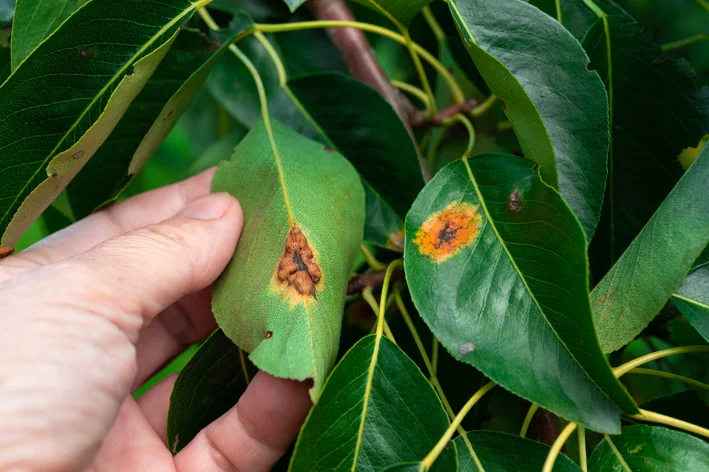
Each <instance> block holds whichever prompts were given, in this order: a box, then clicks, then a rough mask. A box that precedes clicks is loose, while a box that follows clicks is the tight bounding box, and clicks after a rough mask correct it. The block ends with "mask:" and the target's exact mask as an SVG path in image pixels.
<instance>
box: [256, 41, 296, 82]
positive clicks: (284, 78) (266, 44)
mask: <svg viewBox="0 0 709 472" xmlns="http://www.w3.org/2000/svg"><path fill="white" fill-rule="evenodd" d="M254 36H255V37H256V39H257V40H258V42H259V43H261V45H262V46H263V48H264V49H265V50H266V52H267V53H268V55H269V56H271V61H273V65H274V66H276V70H277V71H278V85H280V86H281V87H285V86H286V85H287V84H288V75H287V74H286V68H285V66H284V65H283V61H281V57H280V56H279V55H278V53H277V52H276V50H275V49H274V47H273V45H272V44H271V41H269V40H268V38H266V35H264V34H263V33H261V32H260V31H257V32H255V33H254Z"/></svg>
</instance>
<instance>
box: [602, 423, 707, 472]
mask: <svg viewBox="0 0 709 472" xmlns="http://www.w3.org/2000/svg"><path fill="white" fill-rule="evenodd" d="M611 440H612V441H613V444H614V445H615V447H616V448H617V449H618V451H619V452H620V454H621V455H622V456H623V459H624V460H625V462H626V463H627V465H628V467H630V470H632V471H633V472H667V471H670V470H673V471H674V470H676V471H680V470H683V471H690V470H691V471H695V470H696V471H701V470H705V469H706V466H707V464H709V444H707V443H706V442H705V441H703V440H701V439H698V438H695V437H693V436H690V435H689V434H686V433H681V432H679V431H672V430H671V429H667V428H663V427H661V426H645V425H636V426H627V427H625V428H623V434H622V435H621V436H613V437H611ZM588 470H589V472H607V471H610V470H624V466H623V465H622V464H621V463H620V461H619V460H618V458H617V457H616V455H615V453H614V452H613V449H612V448H611V445H610V444H608V441H607V440H605V439H604V440H603V441H601V443H600V444H599V445H598V446H597V447H596V450H594V451H593V454H592V455H591V457H590V459H589V461H588Z"/></svg>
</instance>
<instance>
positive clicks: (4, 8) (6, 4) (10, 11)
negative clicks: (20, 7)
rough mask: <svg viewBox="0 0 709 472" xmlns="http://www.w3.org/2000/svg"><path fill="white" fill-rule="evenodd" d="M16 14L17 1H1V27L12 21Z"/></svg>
mask: <svg viewBox="0 0 709 472" xmlns="http://www.w3.org/2000/svg"><path fill="white" fill-rule="evenodd" d="M14 14H15V0H0V25H5V24H7V23H9V22H11V21H12V17H13V16H14Z"/></svg>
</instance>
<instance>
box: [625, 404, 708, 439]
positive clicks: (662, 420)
mask: <svg viewBox="0 0 709 472" xmlns="http://www.w3.org/2000/svg"><path fill="white" fill-rule="evenodd" d="M627 416H628V417H629V418H633V419H636V420H640V421H647V422H650V423H658V424H664V425H665V426H671V427H673V428H677V429H681V430H684V431H687V432H689V433H694V434H698V435H699V436H704V437H705V438H709V429H706V428H702V427H701V426H697V425H694V424H692V423H687V422H686V421H682V420H678V419H676V418H672V417H671V416H665V415H661V414H659V413H654V412H652V411H647V410H643V409H642V408H641V409H640V414H638V415H627Z"/></svg>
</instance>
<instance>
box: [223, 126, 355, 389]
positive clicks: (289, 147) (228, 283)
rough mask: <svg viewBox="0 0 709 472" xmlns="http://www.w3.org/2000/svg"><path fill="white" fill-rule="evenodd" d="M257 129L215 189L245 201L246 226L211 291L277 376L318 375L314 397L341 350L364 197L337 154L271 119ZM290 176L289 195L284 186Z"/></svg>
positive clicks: (230, 330)
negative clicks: (270, 130) (270, 126)
mask: <svg viewBox="0 0 709 472" xmlns="http://www.w3.org/2000/svg"><path fill="white" fill-rule="evenodd" d="M274 132H275V140H276V143H277V145H278V149H279V150H280V155H281V162H282V174H281V170H280V169H281V167H280V166H277V165H276V161H275V159H274V155H273V153H272V150H271V147H270V146H269V140H268V138H267V135H266V131H265V128H264V126H263V125H262V124H259V125H257V126H256V127H254V128H252V129H251V131H250V132H249V134H247V135H246V137H245V138H244V140H243V141H242V142H241V143H240V144H239V146H238V147H237V149H236V152H235V153H234V156H233V157H232V160H231V162H225V163H223V164H221V165H220V166H219V169H218V171H217V173H216V175H215V177H214V182H213V184H212V189H213V190H214V191H215V192H220V191H226V192H229V193H230V194H231V195H233V196H234V197H236V198H237V199H238V200H239V202H240V203H241V207H242V208H243V211H244V215H245V222H244V229H243V232H242V235H241V239H240V241H239V245H238V247H237V248H236V253H235V254H234V258H233V259H232V261H231V263H230V264H229V266H228V267H227V269H226V271H225V272H224V274H223V275H222V277H221V278H220V279H219V280H218V282H217V283H216V285H215V287H214V298H213V308H214V314H215V316H216V318H217V322H218V323H219V326H220V327H221V328H222V329H223V330H224V332H225V333H226V335H227V336H229V338H230V339H232V340H233V341H234V342H235V343H236V344H237V345H238V346H240V347H241V348H243V349H244V350H246V351H247V352H250V353H251V355H250V359H251V361H252V362H253V363H254V364H255V365H256V366H257V367H258V368H259V369H261V370H264V371H266V372H268V373H270V374H272V375H275V376H277V377H284V378H292V379H298V380H304V379H308V378H312V379H313V381H314V386H313V388H312V389H311V397H312V399H313V401H316V400H317V398H318V396H319V394H320V391H321V389H322V385H323V383H324V381H325V377H326V376H327V373H328V371H329V370H330V369H331V368H332V366H333V364H334V362H335V355H336V354H337V346H338V341H339V336H340V327H341V318H342V312H343V307H344V302H345V293H346V287H347V281H348V279H349V276H350V272H351V270H352V267H353V264H354V260H355V256H356V255H357V252H358V249H359V245H360V243H361V241H362V230H363V227H364V192H363V190H362V185H361V183H360V180H359V177H358V176H357V173H356V172H355V170H354V169H353V168H352V166H351V165H350V164H349V163H348V162H347V160H346V159H344V158H343V157H342V156H340V155H339V154H337V153H332V152H327V151H326V150H325V149H323V146H322V145H321V144H318V143H315V142H313V141H310V140H308V139H307V138H304V137H302V136H299V135H297V134H295V133H294V132H292V131H290V130H288V129H287V128H285V127H284V126H283V125H281V124H280V123H277V122H275V123H274ZM282 179H283V180H285V189H286V190H287V192H288V193H287V196H284V194H283V191H282V190H281V189H282V187H281V180H282Z"/></svg>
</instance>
